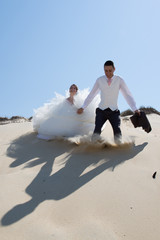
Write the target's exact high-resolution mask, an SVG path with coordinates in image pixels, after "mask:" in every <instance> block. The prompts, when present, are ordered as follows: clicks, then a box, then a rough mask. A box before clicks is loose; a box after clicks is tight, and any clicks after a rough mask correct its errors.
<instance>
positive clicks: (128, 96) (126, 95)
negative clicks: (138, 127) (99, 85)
mask: <svg viewBox="0 0 160 240" xmlns="http://www.w3.org/2000/svg"><path fill="white" fill-rule="evenodd" d="M120 91H121V93H122V94H123V96H124V98H125V99H126V101H127V103H128V105H129V106H130V107H131V109H132V111H136V110H137V107H136V102H135V100H134V98H133V96H132V94H131V92H130V91H129V89H128V87H127V85H126V83H125V81H124V80H123V79H122V78H121V83H120Z"/></svg>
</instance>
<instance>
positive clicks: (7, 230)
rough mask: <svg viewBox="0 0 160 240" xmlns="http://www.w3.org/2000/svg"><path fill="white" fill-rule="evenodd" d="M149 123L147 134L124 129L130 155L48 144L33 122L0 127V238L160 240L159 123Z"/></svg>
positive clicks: (155, 119) (124, 126) (125, 124)
mask: <svg viewBox="0 0 160 240" xmlns="http://www.w3.org/2000/svg"><path fill="white" fill-rule="evenodd" d="M148 118H149V120H150V123H151V125H152V132H150V133H148V134H147V133H146V132H145V131H143V130H142V128H136V129H135V128H134V127H133V125H132V124H131V122H130V121H127V122H123V123H122V132H123V136H124V138H128V136H131V137H132V139H134V141H135V146H132V147H130V148H129V147H121V148H94V147H91V146H89V147H86V146H85V147H84V145H82V146H81V145H80V146H76V145H75V144H71V143H69V142H65V141H62V140H54V141H50V142H46V141H43V140H40V139H37V138H36V134H35V133H33V132H32V124H31V123H28V122H25V123H11V124H6V125H0V189H1V191H0V219H1V226H0V239H1V240H23V239H25V240H31V239H34V240H37V239H38V240H41V239H42V240H44V239H45V240H52V239H53V240H112V239H113V240H118V239H127V240H143V239H144V240H158V239H159V237H160V227H159V225H160V116H158V115H154V114H153V115H149V116H148ZM106 135H107V136H108V137H110V138H111V136H112V130H111V127H110V125H109V124H107V126H106V128H105V130H104V131H103V136H106ZM154 172H157V174H156V178H155V179H153V178H152V175H153V173H154Z"/></svg>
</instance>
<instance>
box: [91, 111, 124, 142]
mask: <svg viewBox="0 0 160 240" xmlns="http://www.w3.org/2000/svg"><path fill="white" fill-rule="evenodd" d="M107 120H109V122H110V124H111V126H112V129H113V134H114V138H119V137H121V135H122V134H121V129H120V123H121V120H120V111H119V110H115V111H112V110H111V109H110V108H107V109H105V110H101V109H100V108H97V109H96V119H95V129H94V133H95V134H99V135H100V134H101V129H102V126H103V124H104V123H105V122H106V121H107Z"/></svg>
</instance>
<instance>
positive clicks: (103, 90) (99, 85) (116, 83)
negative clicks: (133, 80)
mask: <svg viewBox="0 0 160 240" xmlns="http://www.w3.org/2000/svg"><path fill="white" fill-rule="evenodd" d="M119 90H120V91H121V93H122V94H123V96H124V98H125V99H126V101H127V103H128V105H129V106H130V107H131V109H132V111H136V110H137V107H136V103H135V101H134V98H133V96H132V94H131V92H130V91H129V89H128V87H127V85H126V83H125V82H124V80H123V79H122V78H121V77H119V76H116V75H114V76H113V77H112V79H111V84H108V79H107V77H106V75H104V76H102V77H99V78H98V79H97V80H96V82H95V84H94V86H93V88H92V90H91V92H90V93H89V95H88V96H87V98H86V99H85V101H84V104H83V106H82V108H83V109H85V108H86V107H87V106H88V105H89V104H90V102H91V101H92V100H93V98H94V97H95V96H96V95H97V94H98V93H99V92H100V96H101V101H100V103H99V108H100V109H102V110H104V109H106V108H110V109H111V110H112V111H114V110H116V109H118V105H117V101H118V94H119Z"/></svg>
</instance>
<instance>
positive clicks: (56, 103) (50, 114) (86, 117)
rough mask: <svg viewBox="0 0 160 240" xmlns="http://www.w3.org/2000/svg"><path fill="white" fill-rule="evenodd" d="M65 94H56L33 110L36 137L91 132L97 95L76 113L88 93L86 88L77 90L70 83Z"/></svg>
mask: <svg viewBox="0 0 160 240" xmlns="http://www.w3.org/2000/svg"><path fill="white" fill-rule="evenodd" d="M66 95H67V96H65V97H64V96H62V95H60V94H56V97H55V98H53V99H51V101H50V102H48V103H45V104H44V105H43V106H42V107H40V108H38V109H36V110H34V116H33V120H32V121H33V129H34V131H35V132H37V133H38V135H37V137H38V138H41V139H46V140H50V139H54V138H55V137H73V136H76V135H84V134H89V133H90V132H93V129H94V121H95V109H96V107H97V105H98V102H99V96H97V97H96V98H95V99H94V101H93V103H91V104H90V105H89V107H88V108H87V111H86V112H84V114H83V115H78V114H77V109H78V108H79V107H80V106H81V105H82V103H83V101H84V99H85V98H86V96H87V95H88V89H84V90H82V91H79V90H78V87H77V86H76V85H75V84H72V85H71V86H70V88H69V91H68V92H67V94H66ZM68 95H69V96H68Z"/></svg>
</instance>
